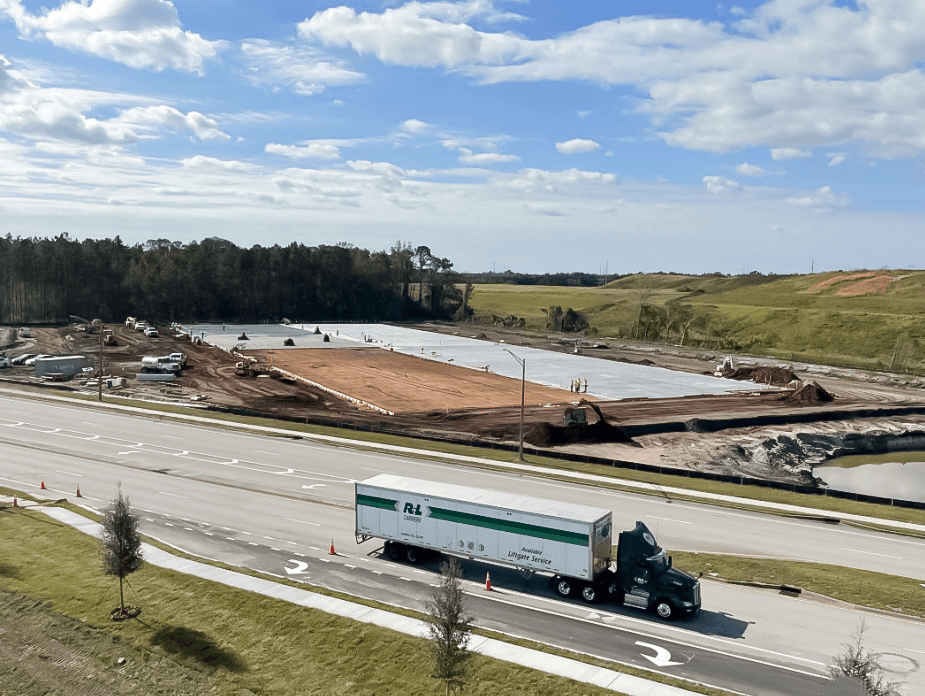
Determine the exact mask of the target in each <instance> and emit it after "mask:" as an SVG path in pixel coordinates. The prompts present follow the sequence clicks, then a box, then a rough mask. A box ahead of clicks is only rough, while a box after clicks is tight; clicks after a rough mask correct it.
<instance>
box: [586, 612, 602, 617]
mask: <svg viewBox="0 0 925 696" xmlns="http://www.w3.org/2000/svg"><path fill="white" fill-rule="evenodd" d="M588 618H589V619H600V618H601V615H600V614H598V613H597V612H596V611H592V612H591V613H590V614H588Z"/></svg>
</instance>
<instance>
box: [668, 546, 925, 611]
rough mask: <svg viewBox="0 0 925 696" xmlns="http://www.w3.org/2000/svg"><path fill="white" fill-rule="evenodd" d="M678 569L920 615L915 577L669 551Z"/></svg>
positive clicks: (921, 599) (924, 602)
mask: <svg viewBox="0 0 925 696" xmlns="http://www.w3.org/2000/svg"><path fill="white" fill-rule="evenodd" d="M671 556H672V560H673V563H674V565H675V567H677V568H682V569H683V570H685V571H687V572H688V573H693V574H694V575H696V574H697V573H703V575H704V577H705V578H709V577H713V578H716V579H718V580H726V581H730V582H741V583H762V584H768V585H787V586H790V587H799V588H800V589H802V590H805V591H808V592H815V593H817V594H821V595H825V596H826V597H831V598H833V599H837V600H840V601H842V602H849V603H851V604H857V605H858V606H862V607H870V608H872V609H881V610H884V611H893V612H897V613H901V614H907V615H909V616H918V617H920V618H925V590H923V589H922V587H921V585H920V584H919V582H920V581H919V580H914V579H912V578H903V577H899V576H896V575H887V574H885V573H875V572H873V571H869V570H857V569H855V568H845V567H842V566H832V565H825V564H823V563H807V562H804V561H788V560H775V559H769V558H749V557H743V556H726V555H717V554H709V553H688V552H685V551H672V552H671Z"/></svg>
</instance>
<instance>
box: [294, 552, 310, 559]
mask: <svg viewBox="0 0 925 696" xmlns="http://www.w3.org/2000/svg"><path fill="white" fill-rule="evenodd" d="M293 553H294V554H295V555H296V556H299V557H301V558H307V556H306V555H305V554H304V553H299V552H298V551H293Z"/></svg>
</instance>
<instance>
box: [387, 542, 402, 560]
mask: <svg viewBox="0 0 925 696" xmlns="http://www.w3.org/2000/svg"><path fill="white" fill-rule="evenodd" d="M385 543H386V547H385V552H386V554H387V555H388V557H389V558H390V559H391V560H393V561H397V560H399V559H400V558H401V548H400V547H399V545H398V544H396V543H395V542H394V541H387V542H385Z"/></svg>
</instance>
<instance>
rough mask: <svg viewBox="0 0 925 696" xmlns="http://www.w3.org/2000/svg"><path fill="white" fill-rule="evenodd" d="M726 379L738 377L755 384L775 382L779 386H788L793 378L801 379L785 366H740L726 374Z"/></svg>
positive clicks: (740, 379)
mask: <svg viewBox="0 0 925 696" xmlns="http://www.w3.org/2000/svg"><path fill="white" fill-rule="evenodd" d="M723 377H725V378H726V379H737V380H739V381H742V382H747V381H748V380H751V381H752V382H755V384H773V385H775V386H777V387H786V386H787V385H788V384H790V383H791V382H792V381H793V380H799V379H800V378H799V377H797V376H796V375H795V374H794V373H793V372H791V371H790V370H788V369H786V368H783V367H739V368H736V369H735V370H733V371H732V372H729V373H727V374H724V375H723Z"/></svg>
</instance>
